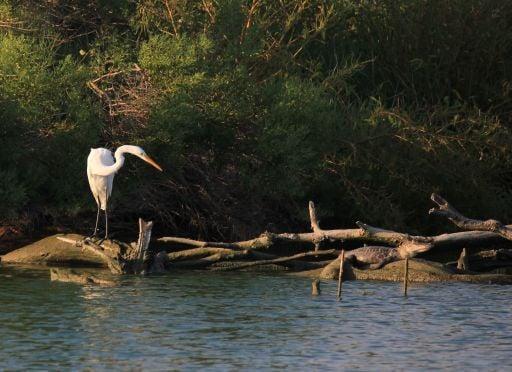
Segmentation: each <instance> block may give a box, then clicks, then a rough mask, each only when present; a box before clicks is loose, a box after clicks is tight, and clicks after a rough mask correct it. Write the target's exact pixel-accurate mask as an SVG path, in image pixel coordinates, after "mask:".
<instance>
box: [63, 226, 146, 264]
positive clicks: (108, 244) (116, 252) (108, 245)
mask: <svg viewBox="0 0 512 372" xmlns="http://www.w3.org/2000/svg"><path fill="white" fill-rule="evenodd" d="M152 227H153V222H146V221H144V220H142V219H141V218H139V239H138V241H137V243H131V244H127V243H123V242H119V241H113V240H108V241H94V240H93V239H91V238H85V239H82V240H72V239H69V238H65V237H58V239H59V240H61V241H63V242H66V243H69V244H74V245H75V246H76V247H80V248H82V250H84V251H89V252H90V253H91V254H94V255H97V256H98V257H99V258H101V260H103V261H104V262H105V263H106V264H107V266H108V268H109V269H110V271H111V272H112V273H114V274H145V273H147V270H148V265H149V264H150V261H151V260H152V258H153V254H152V252H151V251H150V250H149V243H150V240H151V229H152Z"/></svg>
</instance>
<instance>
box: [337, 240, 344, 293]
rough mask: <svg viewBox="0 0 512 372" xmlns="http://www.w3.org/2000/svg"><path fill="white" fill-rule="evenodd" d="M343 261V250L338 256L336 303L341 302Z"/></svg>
mask: <svg viewBox="0 0 512 372" xmlns="http://www.w3.org/2000/svg"><path fill="white" fill-rule="evenodd" d="M343 261H345V250H344V249H342V250H341V254H340V274H339V276H338V301H339V300H341V283H342V281H343V280H342V279H343Z"/></svg>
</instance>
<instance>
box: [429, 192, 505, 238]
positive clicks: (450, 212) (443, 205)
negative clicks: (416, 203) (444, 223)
mask: <svg viewBox="0 0 512 372" xmlns="http://www.w3.org/2000/svg"><path fill="white" fill-rule="evenodd" d="M430 199H432V201H433V202H434V203H436V204H437V207H435V208H432V209H430V210H429V214H433V215H436V216H444V217H446V218H448V219H449V220H450V221H452V222H453V223H454V224H455V225H456V226H457V227H459V228H461V229H463V230H477V231H489V232H492V233H495V234H498V235H500V236H502V237H503V238H505V239H508V240H512V227H510V226H507V225H505V224H503V223H501V222H500V221H498V220H494V219H489V220H474V219H471V218H467V217H465V216H464V215H463V214H461V213H460V212H459V211H457V210H456V209H455V208H454V207H453V206H452V205H451V204H450V203H448V202H447V201H446V200H445V199H444V198H443V197H441V196H439V195H437V194H432V196H431V197H430Z"/></svg>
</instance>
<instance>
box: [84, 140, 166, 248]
mask: <svg viewBox="0 0 512 372" xmlns="http://www.w3.org/2000/svg"><path fill="white" fill-rule="evenodd" d="M124 154H133V155H135V156H137V157H139V158H141V159H142V160H144V161H145V162H147V163H149V164H151V165H152V166H154V167H155V168H156V169H158V170H159V171H162V168H161V167H160V166H159V165H158V164H157V163H156V162H155V161H154V160H153V159H151V158H150V157H149V156H148V155H147V154H146V152H145V151H144V150H143V149H142V148H140V147H139V146H132V145H123V146H120V147H119V148H118V149H117V150H116V152H115V153H114V155H112V151H110V150H108V149H105V148H97V149H91V152H90V153H89V156H88V157H87V178H88V179H89V186H90V187H91V191H92V195H93V196H94V200H96V204H98V212H97V214H96V226H95V227H94V234H93V236H96V233H97V232H98V221H99V218H100V210H101V209H102V210H104V211H105V239H108V213H107V204H108V199H109V198H110V195H112V186H113V183H114V176H115V174H116V173H117V171H119V169H121V167H122V166H123V164H124Z"/></svg>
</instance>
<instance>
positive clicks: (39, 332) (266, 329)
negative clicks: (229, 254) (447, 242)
mask: <svg viewBox="0 0 512 372" xmlns="http://www.w3.org/2000/svg"><path fill="white" fill-rule="evenodd" d="M310 288H311V283H310V280H308V279H303V278H296V277H289V276H282V275H277V274H272V275H271V274H261V273H258V274H255V273H203V272H194V273H176V274H172V275H168V276H158V277H147V278H138V277H126V278H123V279H122V281H121V282H120V284H119V285H118V286H115V287H95V286H80V285H75V284H68V283H52V282H50V281H49V275H48V273H47V272H46V271H35V270H23V269H12V268H1V269H0V293H1V296H0V335H1V337H0V369H2V368H4V369H18V370H19V369H36V370H40V369H57V370H61V369H73V370H74V369H83V368H86V369H95V370H106V369H112V368H115V369H121V370H126V369H128V370H133V369H153V370H169V369H198V368H201V369H206V370H238V369H250V370H253V369H263V370H277V369H283V368H286V369H297V370H310V369H313V370H320V369H322V370H340V369H346V370H353V369H363V370H368V369H370V370H396V369H432V368H436V369H438V368H439V369H460V368H461V367H462V368H464V369H466V370H476V369H485V370H503V369H507V368H510V367H512V361H511V360H510V358H509V355H510V353H511V352H512V322H511V320H512V319H511V308H510V303H509V301H510V297H511V295H512V286H495V285H476V284H459V283H431V284H418V285H412V286H411V288H410V296H409V297H408V298H404V297H402V295H401V285H400V284H398V283H385V282H347V283H345V284H344V288H343V290H344V293H343V300H342V301H341V302H338V301H336V298H335V292H336V283H335V282H325V283H322V291H323V293H322V295H321V296H319V297H312V296H311V295H310V292H309V291H310Z"/></svg>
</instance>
